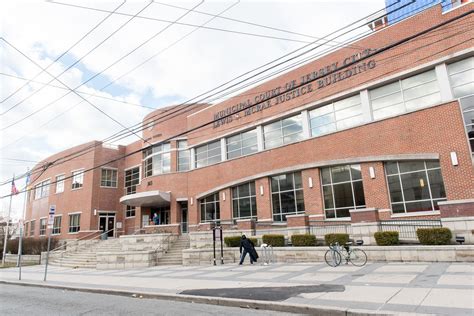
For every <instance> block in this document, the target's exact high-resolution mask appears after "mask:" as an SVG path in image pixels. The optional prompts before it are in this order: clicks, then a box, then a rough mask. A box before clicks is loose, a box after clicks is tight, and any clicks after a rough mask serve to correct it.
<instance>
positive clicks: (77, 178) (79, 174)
mask: <svg viewBox="0 0 474 316" xmlns="http://www.w3.org/2000/svg"><path fill="white" fill-rule="evenodd" d="M83 184H84V170H78V171H73V172H72V187H71V188H72V189H73V190H74V189H79V188H82V186H83Z"/></svg>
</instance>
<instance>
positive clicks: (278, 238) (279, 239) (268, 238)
mask: <svg viewBox="0 0 474 316" xmlns="http://www.w3.org/2000/svg"><path fill="white" fill-rule="evenodd" d="M262 242H263V243H264V244H267V245H271V246H272V247H284V246H285V236H284V235H276V234H275V235H274V234H269V235H263V236H262Z"/></svg>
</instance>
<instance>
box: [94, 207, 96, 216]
mask: <svg viewBox="0 0 474 316" xmlns="http://www.w3.org/2000/svg"><path fill="white" fill-rule="evenodd" d="M96 215H97V209H96V208H95V209H94V216H96Z"/></svg>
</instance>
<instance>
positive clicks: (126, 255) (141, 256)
mask: <svg viewBox="0 0 474 316" xmlns="http://www.w3.org/2000/svg"><path fill="white" fill-rule="evenodd" d="M162 255H163V251H161V250H144V251H118V252H98V253H97V269H128V268H139V267H152V266H155V265H156V262H157V259H158V258H160V257H161V256H162Z"/></svg>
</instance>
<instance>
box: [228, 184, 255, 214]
mask: <svg viewBox="0 0 474 316" xmlns="http://www.w3.org/2000/svg"><path fill="white" fill-rule="evenodd" d="M232 211H233V212H232V215H233V218H234V219H242V218H256V217H257V200H256V196H255V182H249V183H245V184H242V185H239V186H236V187H233V188H232Z"/></svg>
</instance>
